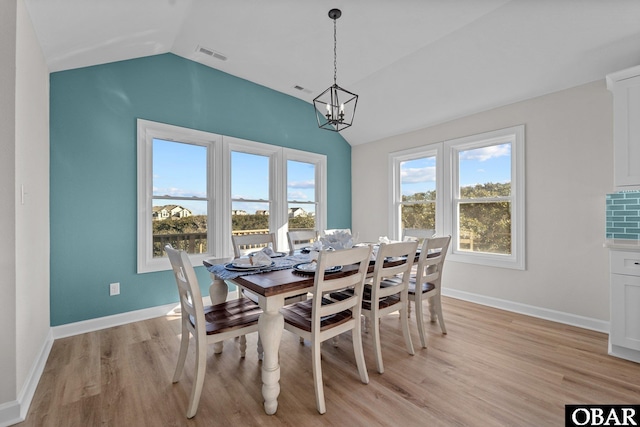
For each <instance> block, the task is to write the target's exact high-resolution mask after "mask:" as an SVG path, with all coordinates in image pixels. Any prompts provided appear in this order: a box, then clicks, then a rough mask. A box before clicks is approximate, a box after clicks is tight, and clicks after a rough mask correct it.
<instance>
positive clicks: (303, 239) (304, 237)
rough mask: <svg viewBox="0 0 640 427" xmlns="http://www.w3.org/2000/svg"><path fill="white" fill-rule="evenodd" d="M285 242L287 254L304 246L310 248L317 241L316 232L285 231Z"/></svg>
mask: <svg viewBox="0 0 640 427" xmlns="http://www.w3.org/2000/svg"><path fill="white" fill-rule="evenodd" d="M287 240H288V242H289V253H290V254H292V255H293V252H294V251H296V250H297V249H300V248H303V247H305V246H310V245H311V244H312V243H313V242H315V241H316V240H318V232H317V231H316V230H294V231H287Z"/></svg>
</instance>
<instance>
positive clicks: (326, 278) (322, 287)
mask: <svg viewBox="0 0 640 427" xmlns="http://www.w3.org/2000/svg"><path fill="white" fill-rule="evenodd" d="M370 256H371V248H370V247H369V246H363V247H357V248H351V249H343V250H337V251H322V252H320V255H319V257H318V266H317V273H316V275H315V278H314V285H313V295H314V298H313V306H312V317H313V319H312V322H313V323H314V326H315V327H317V328H319V327H320V321H321V318H322V317H324V316H329V315H332V314H336V313H339V312H341V311H344V310H347V309H351V310H352V311H353V315H354V318H356V319H357V318H359V317H360V308H361V307H360V306H361V301H362V292H363V287H364V279H365V277H366V274H367V268H368V267H369V257H370ZM352 264H359V266H358V270H357V272H356V273H354V274H350V275H347V276H342V277H336V276H332V275H331V274H324V271H325V270H326V269H327V268H330V267H332V266H335V265H352ZM346 288H352V289H353V290H354V293H353V296H352V297H350V298H346V299H345V300H342V301H340V302H332V303H331V304H326V305H323V304H322V298H321V296H323V295H326V294H328V293H330V292H333V291H335V290H339V289H346ZM314 326H312V327H314Z"/></svg>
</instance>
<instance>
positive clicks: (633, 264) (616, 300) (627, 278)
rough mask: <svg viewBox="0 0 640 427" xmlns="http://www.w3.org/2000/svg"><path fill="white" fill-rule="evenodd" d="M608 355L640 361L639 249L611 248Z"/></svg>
mask: <svg viewBox="0 0 640 427" xmlns="http://www.w3.org/2000/svg"><path fill="white" fill-rule="evenodd" d="M609 253H610V261H611V311H610V312H611V315H610V332H609V354H611V355H613V356H618V357H622V358H625V359H629V360H633V361H635V362H640V252H639V251H619V250H611V251H610V252H609Z"/></svg>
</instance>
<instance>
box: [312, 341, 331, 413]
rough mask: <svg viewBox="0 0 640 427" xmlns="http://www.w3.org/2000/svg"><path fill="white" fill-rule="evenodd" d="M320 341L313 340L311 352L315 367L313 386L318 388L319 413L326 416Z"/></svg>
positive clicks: (317, 404) (317, 405)
mask: <svg viewBox="0 0 640 427" xmlns="http://www.w3.org/2000/svg"><path fill="white" fill-rule="evenodd" d="M320 344H321V343H320V340H319V339H316V340H313V350H312V351H311V363H312V365H313V384H314V386H315V388H316V407H317V408H318V412H319V413H321V414H324V413H325V412H326V411H327V408H326V406H325V402H324V385H323V383H322V366H321V359H322V357H321V354H320Z"/></svg>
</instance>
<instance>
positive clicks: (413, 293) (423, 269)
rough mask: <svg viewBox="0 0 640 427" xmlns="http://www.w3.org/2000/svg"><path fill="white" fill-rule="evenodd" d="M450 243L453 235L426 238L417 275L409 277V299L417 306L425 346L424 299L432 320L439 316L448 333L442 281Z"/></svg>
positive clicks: (444, 330)
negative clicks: (443, 311)
mask: <svg viewBox="0 0 640 427" xmlns="http://www.w3.org/2000/svg"><path fill="white" fill-rule="evenodd" d="M449 243H451V236H444V237H434V238H431V239H425V241H424V243H423V244H422V249H421V251H420V257H419V259H418V267H417V268H416V275H415V276H413V277H411V279H409V301H413V304H414V306H415V311H416V322H417V324H418V332H419V334H420V343H421V344H422V347H423V348H426V347H427V340H426V333H425V328H424V315H423V301H424V300H429V313H430V316H431V321H432V322H435V319H436V317H437V318H438V323H439V324H440V329H441V330H442V333H443V334H446V333H447V328H446V327H445V325H444V316H443V315H442V298H441V283H442V271H443V269H444V260H445V258H446V256H447V251H448V249H449Z"/></svg>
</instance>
